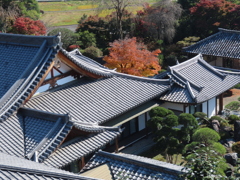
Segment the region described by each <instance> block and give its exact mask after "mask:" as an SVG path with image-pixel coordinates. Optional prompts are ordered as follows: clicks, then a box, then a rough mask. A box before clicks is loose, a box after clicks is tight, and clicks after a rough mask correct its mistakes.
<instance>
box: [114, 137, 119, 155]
mask: <svg viewBox="0 0 240 180" xmlns="http://www.w3.org/2000/svg"><path fill="white" fill-rule="evenodd" d="M115 148H116V149H115V153H119V150H118V149H119V146H118V137H116V139H115Z"/></svg>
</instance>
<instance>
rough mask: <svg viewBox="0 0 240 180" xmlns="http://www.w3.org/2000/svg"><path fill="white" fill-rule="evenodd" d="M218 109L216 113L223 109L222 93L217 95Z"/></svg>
mask: <svg viewBox="0 0 240 180" xmlns="http://www.w3.org/2000/svg"><path fill="white" fill-rule="evenodd" d="M218 109H219V111H218V113H221V112H222V110H223V93H222V94H220V95H219V108H218Z"/></svg>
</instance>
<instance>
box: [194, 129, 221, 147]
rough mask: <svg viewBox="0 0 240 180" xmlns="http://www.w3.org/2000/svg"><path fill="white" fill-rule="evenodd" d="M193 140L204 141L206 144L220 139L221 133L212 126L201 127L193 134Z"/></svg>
mask: <svg viewBox="0 0 240 180" xmlns="http://www.w3.org/2000/svg"><path fill="white" fill-rule="evenodd" d="M192 138H193V141H196V142H200V143H204V144H205V145H210V144H213V143H214V142H217V141H219V140H220V135H219V134H218V133H217V132H216V131H214V130H213V129H210V128H201V129H198V130H197V131H196V132H195V133H194V134H193V137H192Z"/></svg>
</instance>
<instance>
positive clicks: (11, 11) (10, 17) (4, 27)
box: [0, 5, 21, 33]
mask: <svg viewBox="0 0 240 180" xmlns="http://www.w3.org/2000/svg"><path fill="white" fill-rule="evenodd" d="M20 14H21V13H20V11H19V8H18V7H17V6H16V5H12V6H8V8H6V9H4V8H3V7H0V32H4V33H6V32H10V31H11V30H12V26H13V24H14V22H15V20H16V18H17V17H19V16H20Z"/></svg>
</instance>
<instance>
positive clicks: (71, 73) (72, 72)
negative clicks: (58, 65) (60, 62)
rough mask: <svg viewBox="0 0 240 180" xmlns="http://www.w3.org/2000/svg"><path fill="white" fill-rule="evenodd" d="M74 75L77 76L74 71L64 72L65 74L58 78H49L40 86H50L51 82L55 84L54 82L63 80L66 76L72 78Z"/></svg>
mask: <svg viewBox="0 0 240 180" xmlns="http://www.w3.org/2000/svg"><path fill="white" fill-rule="evenodd" d="M76 74H77V72H75V71H73V70H71V71H68V72H66V73H64V74H60V75H58V76H55V77H53V78H50V79H47V80H45V81H44V82H43V83H42V84H41V86H43V85H46V84H51V83H53V82H56V81H57V80H59V79H62V78H65V77H67V76H74V75H76Z"/></svg>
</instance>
